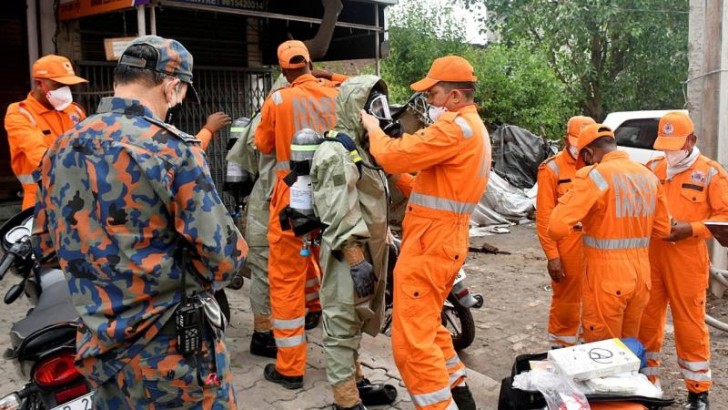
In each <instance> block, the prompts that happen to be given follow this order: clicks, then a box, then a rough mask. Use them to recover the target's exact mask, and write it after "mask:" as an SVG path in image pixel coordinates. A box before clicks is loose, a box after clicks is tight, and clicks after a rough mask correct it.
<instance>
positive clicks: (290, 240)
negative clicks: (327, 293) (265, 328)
mask: <svg viewBox="0 0 728 410" xmlns="http://www.w3.org/2000/svg"><path fill="white" fill-rule="evenodd" d="M274 223H275V224H277V225H278V229H280V223H278V222H272V223H271V229H273V228H272V226H273V224H274ZM301 246H302V241H301V239H300V238H297V237H295V236H294V235H293V232H292V231H283V232H282V233H281V236H280V239H279V240H278V241H275V242H274V241H271V243H270V250H269V258H268V281H269V283H270V302H271V308H272V310H273V336H274V337H275V339H276V346H277V347H278V356H277V358H276V370H278V372H279V373H281V374H283V375H285V376H303V374H304V371H305V369H306V339H305V334H304V322H305V320H304V318H305V315H306V307H305V305H306V297H305V283H306V276H307V272H308V270H309V269H314V264H315V263H316V260H315V257H314V256H313V255H311V256H309V257H302V256H300V254H299V251H300V250H301Z"/></svg>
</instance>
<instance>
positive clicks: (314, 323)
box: [305, 310, 321, 330]
mask: <svg viewBox="0 0 728 410" xmlns="http://www.w3.org/2000/svg"><path fill="white" fill-rule="evenodd" d="M320 322H321V311H320V310H319V311H318V312H308V313H306V325H305V328H306V330H312V329H316V328H317V327H318V325H319V323H320Z"/></svg>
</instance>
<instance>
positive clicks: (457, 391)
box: [450, 385, 475, 410]
mask: <svg viewBox="0 0 728 410" xmlns="http://www.w3.org/2000/svg"><path fill="white" fill-rule="evenodd" d="M450 392H451V394H452V400H453V401H454V402H455V404H457V405H458V409H460V410H475V400H474V399H473V394H472V393H470V388H469V387H468V386H467V385H465V386H458V387H456V388H454V389H451V390H450Z"/></svg>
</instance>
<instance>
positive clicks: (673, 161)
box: [665, 149, 690, 167]
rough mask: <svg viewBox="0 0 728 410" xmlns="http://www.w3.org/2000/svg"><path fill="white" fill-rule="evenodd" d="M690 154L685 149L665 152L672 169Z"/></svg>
mask: <svg viewBox="0 0 728 410" xmlns="http://www.w3.org/2000/svg"><path fill="white" fill-rule="evenodd" d="M689 154H690V153H689V152H688V151H686V150H684V149H681V150H678V151H665V159H666V160H667V165H669V166H671V167H675V166H678V165H680V163H681V162H682V161H683V160H684V159H685V158H687V157H688V155H689Z"/></svg>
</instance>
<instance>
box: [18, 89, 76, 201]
mask: <svg viewBox="0 0 728 410" xmlns="http://www.w3.org/2000/svg"><path fill="white" fill-rule="evenodd" d="M85 118H86V112H85V111H84V110H83V108H81V106H80V105H78V104H76V103H71V105H69V106H68V107H66V109H65V110H63V111H56V110H54V109H53V108H47V107H46V106H45V105H43V104H41V103H40V101H38V100H36V99H35V98H34V97H33V96H32V95H31V94H28V98H26V99H25V100H23V101H20V102H17V103H13V104H10V105H9V106H8V110H7V113H6V114H5V130H6V131H7V133H8V144H9V145H10V161H11V162H10V166H11V168H12V169H13V172H14V173H15V176H16V177H17V178H18V180H19V181H20V183H21V184H22V185H23V205H22V206H23V209H27V208H30V207H33V206H35V191H36V189H37V188H38V185H37V184H36V183H35V182H33V171H35V170H37V169H38V167H39V166H40V160H41V159H43V155H44V154H45V152H46V150H48V148H49V147H50V146H51V144H53V142H54V141H55V140H56V139H57V138H58V136H59V135H61V134H63V133H64V132H65V131H66V130H68V129H70V128H72V127H74V126H75V125H76V124H78V123H79V122H81V121H83V120H84V119H85Z"/></svg>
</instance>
